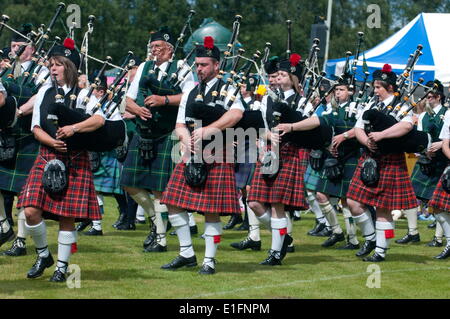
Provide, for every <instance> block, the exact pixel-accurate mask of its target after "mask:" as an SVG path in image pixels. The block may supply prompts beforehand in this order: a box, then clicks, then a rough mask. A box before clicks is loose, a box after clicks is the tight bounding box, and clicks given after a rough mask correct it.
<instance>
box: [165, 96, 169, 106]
mask: <svg viewBox="0 0 450 319" xmlns="http://www.w3.org/2000/svg"><path fill="white" fill-rule="evenodd" d="M164 105H169V98H168V97H167V95H166V99H165V100H164Z"/></svg>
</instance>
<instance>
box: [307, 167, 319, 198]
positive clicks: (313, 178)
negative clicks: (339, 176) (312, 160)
mask: <svg viewBox="0 0 450 319" xmlns="http://www.w3.org/2000/svg"><path fill="white" fill-rule="evenodd" d="M320 174H321V173H320V172H318V171H316V170H314V169H313V168H312V167H311V165H310V164H308V167H307V168H306V172H305V175H304V178H305V188H306V189H307V190H310V191H315V190H316V187H317V184H318V183H319V179H320Z"/></svg>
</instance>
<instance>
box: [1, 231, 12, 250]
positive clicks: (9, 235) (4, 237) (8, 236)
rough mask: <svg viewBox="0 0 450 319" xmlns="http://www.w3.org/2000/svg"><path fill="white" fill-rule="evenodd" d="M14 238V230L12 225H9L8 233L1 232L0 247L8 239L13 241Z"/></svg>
mask: <svg viewBox="0 0 450 319" xmlns="http://www.w3.org/2000/svg"><path fill="white" fill-rule="evenodd" d="M1 230H2V228H0V231H1ZM13 239H14V230H13V229H12V227H9V229H8V231H7V232H6V233H3V232H1V233H0V247H1V246H2V245H3V244H4V243H6V242H8V241H12V240H13Z"/></svg>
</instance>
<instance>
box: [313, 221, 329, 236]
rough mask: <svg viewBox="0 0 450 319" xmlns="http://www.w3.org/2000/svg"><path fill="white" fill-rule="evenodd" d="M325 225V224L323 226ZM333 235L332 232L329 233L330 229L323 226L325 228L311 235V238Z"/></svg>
mask: <svg viewBox="0 0 450 319" xmlns="http://www.w3.org/2000/svg"><path fill="white" fill-rule="evenodd" d="M324 225H325V224H324ZM332 234H333V232H332V231H331V228H330V227H327V226H326V225H325V227H324V228H323V229H322V230H321V231H319V232H317V233H313V234H312V235H311V236H317V237H330V236H331V235H332Z"/></svg>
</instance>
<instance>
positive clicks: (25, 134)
mask: <svg viewBox="0 0 450 319" xmlns="http://www.w3.org/2000/svg"><path fill="white" fill-rule="evenodd" d="M31 27H32V26H31V25H29V24H28V25H23V26H22V28H21V30H20V31H21V33H22V34H28V33H29V32H30V31H31ZM26 43H27V40H26V39H25V38H23V37H22V36H20V35H18V34H15V35H14V36H13V37H12V39H11V49H10V50H11V52H17V51H18V50H19V47H20V46H22V45H25V44H26ZM34 52H35V48H34V47H33V46H31V45H28V46H27V47H26V49H25V51H24V53H23V54H22V55H21V56H20V58H19V59H18V61H19V62H16V64H15V67H14V69H10V70H8V71H7V72H6V73H5V75H4V76H3V78H2V79H1V81H2V82H3V86H4V88H5V90H6V92H7V93H6V94H7V95H8V96H9V97H13V100H14V103H15V104H16V106H17V109H16V114H15V118H16V121H14V122H15V123H11V126H9V127H7V128H4V129H3V130H1V132H0V135H1V138H2V140H4V139H5V138H12V139H11V141H13V145H14V146H15V151H14V152H13V153H12V154H13V156H12V157H11V158H10V159H9V160H4V161H0V191H2V190H4V191H9V192H12V193H16V194H18V193H20V191H21V190H22V187H23V186H24V185H25V182H26V179H27V177H28V175H29V172H30V169H31V167H32V166H33V163H34V160H35V159H36V156H37V154H38V153H39V143H38V142H37V141H36V139H35V138H34V135H33V133H32V132H31V118H32V112H33V104H34V100H35V94H36V92H37V90H36V86H37V84H38V83H39V82H41V81H44V78H45V75H46V74H47V73H48V69H47V68H46V67H41V68H40V72H39V73H38V74H37V73H36V72H37V68H38V66H37V65H36V62H35V61H32V57H33V54H34ZM5 62H6V63H5ZM2 66H4V67H8V66H9V65H8V63H7V61H5V60H3V63H2ZM28 74H29V76H27V75H28ZM32 74H33V76H31V75H32ZM24 78H27V81H25V79H24ZM5 218H6V216H5V211H4V206H3V197H2V196H0V246H1V245H2V244H4V243H5V242H6V241H7V240H12V239H13V238H14V232H13V230H12V227H10V225H9V224H8V222H7V221H5ZM17 224H18V233H17V238H16V240H15V241H14V243H13V245H12V247H11V249H9V250H7V251H6V252H4V253H3V255H8V256H19V255H24V254H26V248H25V238H26V230H25V214H24V212H23V210H21V211H20V212H19V214H18V223H17Z"/></svg>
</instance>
